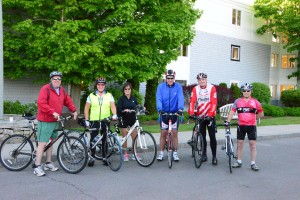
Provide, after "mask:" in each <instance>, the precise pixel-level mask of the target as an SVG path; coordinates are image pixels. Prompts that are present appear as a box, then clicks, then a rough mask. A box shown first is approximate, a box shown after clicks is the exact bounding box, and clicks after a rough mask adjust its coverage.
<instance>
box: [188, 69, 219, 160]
mask: <svg viewBox="0 0 300 200" xmlns="http://www.w3.org/2000/svg"><path fill="white" fill-rule="evenodd" d="M197 79H198V84H199V85H197V86H195V87H194V88H193V90H192V93H191V98H190V105H189V111H188V112H189V114H190V115H196V116H202V117H203V118H206V121H204V122H203V124H202V126H201V128H200V132H201V134H202V136H203V142H204V151H203V153H204V156H203V158H202V162H205V161H207V155H206V147H207V142H206V127H207V129H208V134H209V138H210V147H211V152H212V164H213V165H217V164H218V160H217V158H216V154H217V140H216V129H215V126H216V119H215V116H216V109H217V92H216V88H215V86H213V85H211V84H207V74H205V73H200V74H198V75H197ZM188 143H189V141H188Z"/></svg>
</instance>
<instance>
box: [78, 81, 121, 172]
mask: <svg viewBox="0 0 300 200" xmlns="http://www.w3.org/2000/svg"><path fill="white" fill-rule="evenodd" d="M105 85H106V80H105V78H99V79H97V80H96V86H97V90H96V91H95V92H93V93H91V94H90V95H89V96H88V98H87V100H86V104H85V107H84V116H85V120H86V121H85V124H86V126H87V127H91V128H97V129H98V128H100V120H102V119H104V118H107V117H109V116H111V113H112V114H113V117H112V118H113V120H117V110H116V105H115V100H114V97H113V96H112V94H111V93H109V92H106V91H105ZM105 126H106V125H105V124H104V123H101V134H102V135H103V133H105V131H106V129H105ZM108 126H109V124H108ZM97 135H98V131H92V132H91V139H90V142H92V141H93V140H94V138H95V137H96V136H97ZM105 139H106V138H105V137H104V138H103V140H102V146H103V147H104V143H105ZM90 146H92V145H90ZM91 156H92V157H95V148H94V149H91ZM102 156H103V162H104V164H105V165H107V163H106V160H105V159H104V158H105V152H104V148H102ZM94 163H95V159H92V160H89V162H88V166H90V167H92V166H94Z"/></svg>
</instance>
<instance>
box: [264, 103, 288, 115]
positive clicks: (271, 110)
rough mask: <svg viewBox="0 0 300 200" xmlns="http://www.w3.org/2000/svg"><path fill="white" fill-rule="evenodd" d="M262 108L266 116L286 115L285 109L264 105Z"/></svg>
mask: <svg viewBox="0 0 300 200" xmlns="http://www.w3.org/2000/svg"><path fill="white" fill-rule="evenodd" d="M262 107H263V110H264V114H265V115H266V116H272V117H282V116H284V114H285V113H284V110H283V108H282V107H279V106H274V105H270V104H262Z"/></svg>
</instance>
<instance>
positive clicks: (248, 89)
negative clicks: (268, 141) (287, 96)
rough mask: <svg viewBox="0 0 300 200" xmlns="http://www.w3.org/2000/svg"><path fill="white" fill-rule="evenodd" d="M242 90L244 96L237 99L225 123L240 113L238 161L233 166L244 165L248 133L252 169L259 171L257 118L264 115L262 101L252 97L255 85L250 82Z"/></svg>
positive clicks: (228, 122) (227, 123)
mask: <svg viewBox="0 0 300 200" xmlns="http://www.w3.org/2000/svg"><path fill="white" fill-rule="evenodd" d="M241 90H242V93H243V96H242V97H241V98H239V99H237V100H235V102H234V104H233V106H232V109H231V111H230V112H229V115H228V119H227V121H225V124H226V125H229V124H230V120H231V119H232V117H233V115H234V113H235V112H237V113H238V129H237V162H236V163H233V164H232V167H234V168H239V167H241V166H242V151H243V146H244V139H245V136H246V134H247V136H248V139H249V146H250V154H251V169H252V170H254V171H258V170H259V167H258V166H257V165H256V163H255V159H256V138H257V131H256V119H257V118H260V117H263V115H264V113H263V109H262V106H261V104H260V102H259V101H258V100H256V99H254V98H253V97H251V93H252V90H253V86H252V85H251V84H249V83H245V84H243V85H242V86H241Z"/></svg>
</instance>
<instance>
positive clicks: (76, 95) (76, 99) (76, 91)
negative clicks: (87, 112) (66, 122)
mask: <svg viewBox="0 0 300 200" xmlns="http://www.w3.org/2000/svg"><path fill="white" fill-rule="evenodd" d="M70 97H71V98H72V100H73V103H74V105H75V106H76V108H77V112H78V114H80V99H81V88H80V85H74V84H71V88H70Z"/></svg>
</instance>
